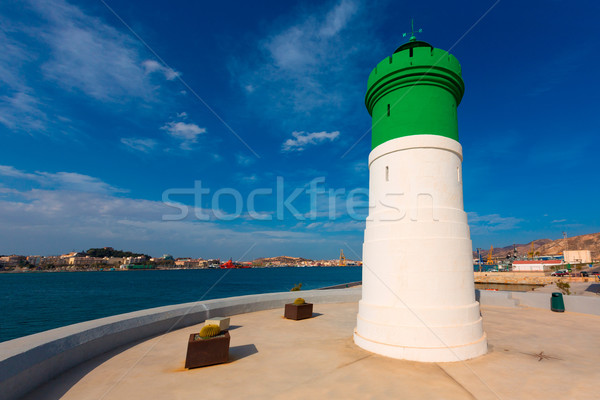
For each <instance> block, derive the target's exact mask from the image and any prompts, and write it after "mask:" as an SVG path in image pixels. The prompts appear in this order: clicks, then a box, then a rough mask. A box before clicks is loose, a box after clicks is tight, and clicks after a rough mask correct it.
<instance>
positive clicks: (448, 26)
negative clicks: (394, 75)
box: [0, 0, 600, 259]
mask: <svg viewBox="0 0 600 400" xmlns="http://www.w3.org/2000/svg"><path fill="white" fill-rule="evenodd" d="M599 11H600V5H599V4H598V3H597V2H591V1H590V2H587V1H581V2H576V3H568V2H561V1H531V2H528V3H527V5H524V4H523V3H515V2H510V1H499V2H494V1H472V2H443V1H422V2H403V1H393V2H392V1H369V2H367V1H361V0H341V1H325V2H323V1H304V2H294V1H288V2H281V1H259V2H203V1H199V2H188V1H170V2H166V1H162V2H157V1H154V2H152V1H144V2H142V1H117V0H107V1H105V2H102V1H91V0H90V1H78V2H74V1H71V2H67V1H64V0H48V1H38V0H30V1H4V2H2V4H1V5H0V46H1V48H0V82H1V85H0V139H1V140H2V146H1V147H0V253H3V254H11V253H17V254H43V255H47V254H60V253H63V252H67V251H71V250H82V249H87V248H89V247H102V246H112V247H115V248H119V249H127V250H132V251H139V252H145V253H149V254H151V255H154V256H159V255H162V254H163V253H171V254H173V255H175V256H179V257H183V256H191V257H204V258H212V257H220V258H229V257H233V258H234V259H238V258H241V259H253V258H256V257H261V256H275V255H282V254H286V255H293V256H303V257H308V258H335V257H337V255H338V254H339V249H340V248H343V249H344V251H345V253H346V254H347V256H348V257H349V258H359V257H360V254H361V246H362V234H363V229H364V218H365V216H366V211H367V210H366V207H365V203H366V196H365V191H366V188H367V187H368V170H367V157H368V154H369V151H370V134H369V133H368V130H369V128H370V125H371V121H370V117H369V114H368V113H367V111H366V109H365V107H364V92H365V90H366V80H367V77H368V74H369V72H370V70H371V69H372V68H373V67H374V66H375V65H376V64H377V63H378V62H379V61H380V60H382V59H383V58H385V57H387V56H389V55H390V54H391V53H393V51H394V50H395V49H396V48H397V47H398V46H399V45H400V44H402V43H403V41H404V39H402V33H403V32H405V31H406V30H408V28H409V26H410V17H414V18H415V21H416V27H421V28H423V30H424V32H423V33H422V35H421V36H420V38H421V39H423V40H426V41H428V42H429V43H431V44H433V45H434V46H435V47H439V48H442V49H446V50H448V49H451V52H452V53H453V54H454V55H456V56H457V58H458V59H459V61H460V62H461V65H462V69H463V78H464V80H465V84H466V93H465V96H464V98H463V101H462V103H461V105H460V107H459V109H458V114H459V135H460V141H461V144H462V145H463V150H464V165H463V166H464V198H465V210H466V211H467V212H468V213H469V222H470V225H471V235H472V239H473V246H474V247H489V246H490V245H491V244H494V245H496V246H500V245H508V244H512V243H515V242H516V243H525V242H529V241H530V240H533V239H539V238H551V239H557V238H560V237H562V232H563V231H565V232H567V234H568V235H569V236H575V235H578V234H584V233H592V232H598V231H600V218H599V213H598V212H597V205H596V203H597V201H598V197H599V194H600V186H599V185H598V183H599V180H598V177H597V165H598V159H597V149H598V145H599V144H600V135H598V133H599V132H598V131H599V127H600V126H599V125H600V122H599V121H600V119H599V118H598V110H599V109H600V98H599V94H598V93H600V87H599V86H600V85H599V83H598V82H599V80H598V79H597V72H596V69H597V65H599V64H600V53H599V52H598V51H597V48H598V44H599V39H600V26H599V25H598V24H597V18H598V16H599V15H600V13H599ZM482 17H483V18H482ZM206 190H208V191H209V192H208V193H204V192H205V191H206ZM203 191H204V192H203ZM278 199H279V200H280V201H279V202H278ZM332 199H335V201H333V200H332ZM286 201H287V202H286ZM278 204H279V205H278Z"/></svg>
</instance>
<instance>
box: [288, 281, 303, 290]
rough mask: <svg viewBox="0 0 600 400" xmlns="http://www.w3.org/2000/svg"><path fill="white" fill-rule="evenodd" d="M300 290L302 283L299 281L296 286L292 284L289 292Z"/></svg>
mask: <svg viewBox="0 0 600 400" xmlns="http://www.w3.org/2000/svg"><path fill="white" fill-rule="evenodd" d="M300 290H302V283H299V284H297V285H296V286H294V287H293V288H292V290H290V292H299V291H300Z"/></svg>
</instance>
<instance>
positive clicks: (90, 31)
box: [30, 0, 178, 102]
mask: <svg viewBox="0 0 600 400" xmlns="http://www.w3.org/2000/svg"><path fill="white" fill-rule="evenodd" d="M32 5H33V8H34V9H35V10H36V11H37V12H38V13H39V14H40V16H41V17H42V18H44V19H45V20H46V22H47V23H46V24H44V25H43V26H41V27H36V28H32V29H30V32H32V33H35V34H36V36H37V37H38V38H39V39H40V40H42V41H43V42H45V43H46V44H47V45H48V46H49V50H50V58H49V59H48V61H47V62H46V63H45V64H43V66H42V71H43V73H44V75H45V76H46V77H47V78H49V79H52V80H54V81H55V82H57V83H58V84H59V85H61V86H62V87H64V88H66V89H69V90H77V91H81V92H83V93H84V94H86V95H88V96H90V97H92V98H95V99H97V100H101V101H109V102H123V101H126V100H129V99H130V98H132V97H134V98H143V99H145V100H148V101H150V100H153V98H154V96H152V94H153V93H154V91H155V90H156V87H155V85H154V84H152V82H151V81H150V80H149V79H148V77H147V75H148V74H150V73H152V72H159V73H160V74H162V75H163V76H164V77H165V78H166V79H168V80H172V79H175V77H177V74H178V73H177V72H176V71H173V70H171V69H169V68H165V67H162V66H161V65H159V64H158V63H157V62H156V61H153V60H143V59H142V57H141V54H140V44H139V43H138V42H137V41H136V40H135V39H134V38H132V37H131V36H130V35H128V34H126V33H123V32H121V31H119V30H117V29H115V28H114V27H112V26H111V25H108V24H106V23H104V22H103V21H102V20H101V19H99V18H96V17H92V16H89V15H87V14H85V13H84V12H83V11H82V10H81V9H79V8H78V7H76V6H74V5H71V4H69V3H67V2H65V1H62V0H43V1H42V0H32Z"/></svg>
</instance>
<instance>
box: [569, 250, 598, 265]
mask: <svg viewBox="0 0 600 400" xmlns="http://www.w3.org/2000/svg"><path fill="white" fill-rule="evenodd" d="M563 255H564V259H565V262H566V263H569V264H582V263H583V264H586V263H591V262H592V252H591V251H590V250H565V251H564V252H563Z"/></svg>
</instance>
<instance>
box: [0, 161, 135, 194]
mask: <svg viewBox="0 0 600 400" xmlns="http://www.w3.org/2000/svg"><path fill="white" fill-rule="evenodd" d="M0 176H7V177H11V178H17V179H25V180H30V181H35V182H37V183H39V184H40V185H41V186H43V187H47V188H53V189H57V190H66V191H79V192H86V193H116V192H124V190H122V189H118V188H116V187H114V186H111V185H109V184H108V183H106V182H103V181H102V180H100V179H98V178H94V177H92V176H89V175H83V174H79V173H76V172H55V173H53V172H40V171H36V172H34V173H28V172H25V171H21V170H19V169H16V168H14V167H12V166H9V165H0Z"/></svg>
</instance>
